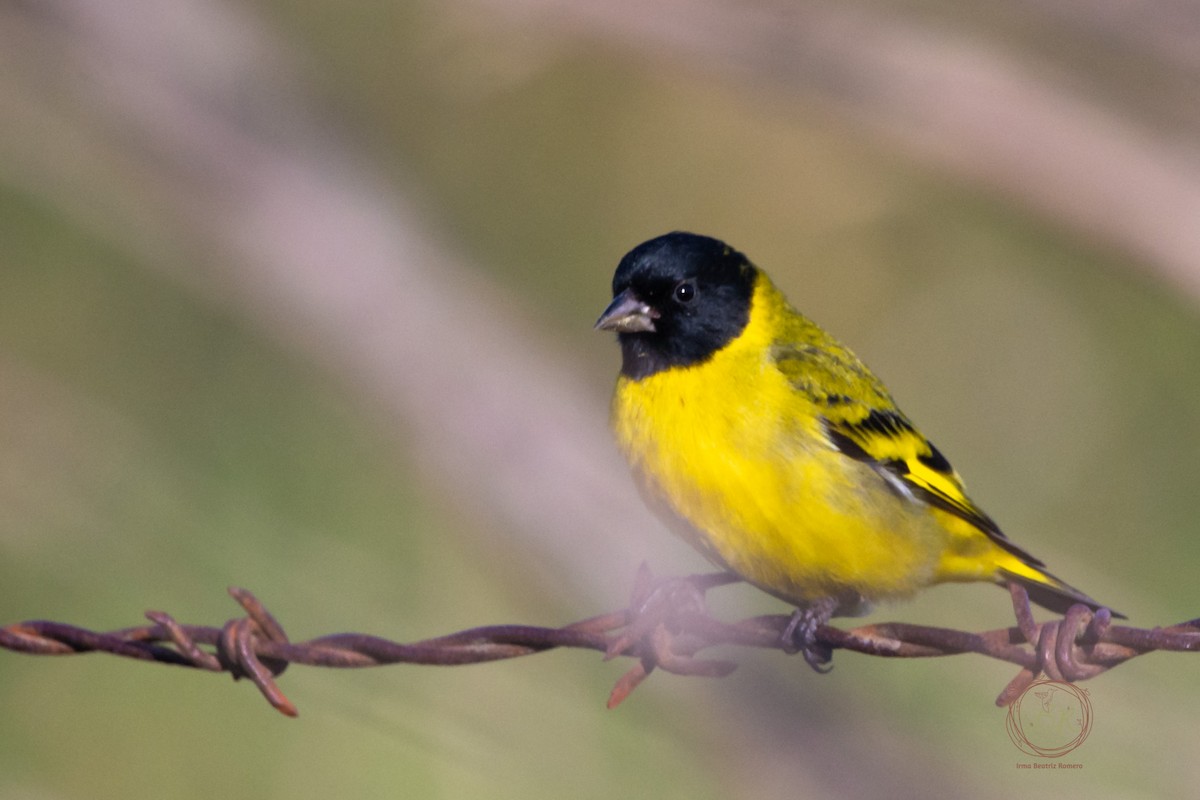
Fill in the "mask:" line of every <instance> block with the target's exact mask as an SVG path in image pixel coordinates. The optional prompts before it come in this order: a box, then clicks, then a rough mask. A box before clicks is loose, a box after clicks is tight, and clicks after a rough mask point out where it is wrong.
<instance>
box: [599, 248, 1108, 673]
mask: <svg viewBox="0 0 1200 800" xmlns="http://www.w3.org/2000/svg"><path fill="white" fill-rule="evenodd" d="M612 294H613V299H612V301H611V303H610V304H609V305H608V307H607V308H606V309H605V310H604V312H603V314H601V315H600V318H599V319H598V320H597V322H596V325H595V327H596V329H598V330H601V331H611V332H615V333H616V337H617V340H618V343H619V345H620V350H621V368H620V373H619V375H618V377H617V382H616V388H615V391H614V393H613V399H612V408H611V423H612V428H613V432H614V434H615V438H616V441H617V444H618V447H619V449H620V450H621V452H622V453H623V455H624V456H625V458H626V460H627V461H628V462H629V465H630V468H631V470H632V472H633V474H634V476H635V478H636V482H637V485H638V488H639V489H640V490H641V494H642V496H643V498H644V499H645V500H646V503H647V505H648V506H650V508H651V509H652V510H654V511H655V512H657V513H658V514H659V515H660V516H661V517H662V518H663V519H664V520H665V521H666V522H667V524H668V527H669V528H670V529H671V530H673V531H674V532H675V533H677V534H679V535H680V536H681V537H682V538H683V539H684V540H685V541H687V542H688V543H690V544H691V545H692V546H693V547H694V548H695V549H697V550H698V551H699V552H700V553H701V554H703V555H704V556H705V557H706V558H707V559H708V560H709V561H710V562H712V563H713V564H714V565H715V566H717V567H718V568H719V569H721V570H723V571H726V572H728V573H732V576H734V577H736V578H740V579H741V580H744V581H745V582H747V583H750V584H752V585H753V586H756V587H758V588H759V589H761V590H763V591H765V592H767V593H768V594H770V595H773V596H775V597H777V598H779V599H781V600H783V601H785V602H787V603H789V604H791V605H792V606H793V607H794V608H795V612H794V614H793V616H792V618H791V621H790V623H789V625H788V626H787V628H786V629H785V631H784V634H783V635H784V636H785V637H786V638H787V639H788V643H789V644H791V645H792V646H793V647H794V649H796V650H801V651H802V652H803V653H804V657H805V659H806V660H807V661H808V663H809V664H810V665H811V666H812V667H813V668H814V669H817V670H818V671H825V668H826V667H825V665H826V664H827V663H828V662H829V660H830V659H831V653H830V651H829V650H828V649H827V648H822V647H820V646H819V645H818V644H817V643H816V641H815V640H816V631H817V629H818V628H819V627H820V626H821V625H824V624H826V623H827V622H828V621H829V620H830V619H831V618H832V617H833V616H856V615H860V614H863V613H866V611H867V610H869V609H870V608H871V607H872V605H874V604H876V603H879V602H883V601H893V600H901V599H905V598H908V597H911V596H912V595H913V594H915V593H916V592H918V591H919V590H922V589H925V588H927V587H930V586H933V585H935V584H940V583H945V582H971V581H980V582H991V583H995V584H999V585H1001V586H1005V585H1007V584H1008V583H1010V582H1015V583H1018V584H1020V585H1022V586H1024V587H1025V588H1026V590H1027V591H1028V594H1029V597H1030V599H1031V600H1032V601H1033V602H1035V603H1037V604H1039V605H1041V606H1043V607H1045V608H1047V609H1049V610H1051V611H1054V612H1058V613H1064V612H1065V611H1066V610H1067V609H1068V608H1069V607H1070V606H1072V605H1075V604H1077V603H1078V604H1083V605H1084V606H1087V607H1089V608H1091V609H1094V610H1096V609H1100V608H1101V607H1102V606H1101V604H1100V603H1098V602H1097V601H1096V600H1093V599H1092V598H1091V597H1089V596H1088V595H1086V594H1084V593H1083V592H1081V591H1079V590H1078V589H1076V588H1074V587H1072V586H1070V585H1069V584H1067V583H1065V582H1064V581H1062V580H1061V579H1059V578H1058V577H1056V576H1055V575H1053V574H1051V573H1050V572H1048V571H1047V570H1046V568H1045V564H1044V563H1043V562H1042V561H1040V560H1039V559H1037V558H1035V557H1034V556H1033V555H1031V554H1030V553H1029V552H1028V551H1026V550H1025V549H1023V548H1021V547H1020V546H1018V545H1017V544H1015V543H1014V542H1013V541H1012V540H1010V539H1009V538H1008V536H1006V535H1005V534H1004V532H1002V531H1001V529H1000V527H999V526H998V525H997V523H996V522H995V521H994V520H993V519H992V518H991V517H990V516H988V515H987V514H986V513H985V512H984V511H983V510H982V509H981V508H980V507H979V506H978V505H977V504H976V503H975V502H974V501H973V500H972V499H971V498H970V497H969V496H968V495H967V492H966V488H965V487H964V484H963V481H962V478H961V477H960V476H959V474H958V472H956V471H955V469H954V468H953V467H952V466H951V464H950V462H949V461H948V460H947V459H946V457H945V456H944V455H943V454H942V452H941V451H940V450H938V448H937V447H935V446H934V445H933V443H932V442H931V441H929V439H928V438H926V437H925V435H924V434H923V433H921V431H920V430H919V429H918V428H917V427H916V425H914V424H913V422H912V421H911V420H910V419H909V418H908V416H906V415H905V414H904V412H902V411H901V410H900V408H899V407H898V406H897V405H896V402H895V401H894V400H893V398H892V395H891V394H890V393H889V391H888V389H887V388H886V387H885V386H884V384H883V383H882V382H881V381H880V380H879V378H877V377H876V376H875V374H874V373H873V372H871V370H870V369H868V368H867V366H866V365H865V364H864V363H863V362H862V361H861V360H859V358H858V357H857V356H856V355H855V354H854V353H853V352H851V351H850V350H849V349H848V348H847V347H846V346H845V345H843V344H842V343H841V342H839V341H838V340H837V339H835V338H834V337H833V336H832V335H831V334H829V333H827V332H826V331H825V330H824V329H823V328H821V327H820V326H818V325H817V324H816V323H815V322H813V321H811V320H810V319H809V318H808V317H806V316H804V315H803V314H801V313H800V312H799V311H797V310H796V309H795V308H793V307H792V305H791V304H790V303H789V302H788V301H787V299H786V298H785V297H784V295H783V294H782V293H781V292H780V291H779V290H778V289H777V288H776V287H775V285H774V283H772V281H771V279H770V278H769V277H768V276H767V274H766V272H764V271H763V270H761V269H759V268H758V267H756V266H755V265H754V264H753V263H751V262H750V260H749V259H748V258H747V257H746V256H745V255H743V254H742V253H741V252H739V251H738V250H735V249H734V248H732V247H730V246H729V245H727V244H726V243H725V242H723V241H721V240H719V239H715V238H712V237H708V236H702V235H698V234H694V233H687V232H682V231H675V232H672V233H667V234H665V235H662V236H659V237H657V238H654V239H650V240H649V241H646V242H643V243H642V244H640V245H638V246H637V247H635V248H633V249H632V250H630V251H629V252H628V253H627V254H626V255H625V256H624V257H623V258H622V259H621V260H620V262H619V264H618V266H617V269H616V272H615V274H614V275H613V280H612ZM1112 613H1113V614H1114V615H1115V616H1123V615H1120V614H1117V613H1116V612H1112Z"/></svg>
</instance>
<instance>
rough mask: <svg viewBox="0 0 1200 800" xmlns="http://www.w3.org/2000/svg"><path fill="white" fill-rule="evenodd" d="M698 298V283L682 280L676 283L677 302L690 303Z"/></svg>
mask: <svg viewBox="0 0 1200 800" xmlns="http://www.w3.org/2000/svg"><path fill="white" fill-rule="evenodd" d="M695 299H696V284H695V282H693V281H680V282H679V283H677V284H675V302H677V303H684V304H686V303H690V302H692V301H693V300H695Z"/></svg>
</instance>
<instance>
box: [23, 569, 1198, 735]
mask: <svg viewBox="0 0 1200 800" xmlns="http://www.w3.org/2000/svg"><path fill="white" fill-rule="evenodd" d="M736 581H738V578H737V577H736V576H734V575H732V574H730V573H727V572H719V573H712V574H704V575H688V576H685V577H675V578H671V577H669V578H659V577H656V576H655V575H654V574H653V573H651V571H650V570H649V568H647V567H646V566H645V565H642V567H641V568H640V569H639V570H638V574H637V576H636V578H635V580H634V587H633V591H632V592H631V594H630V600H629V606H628V607H627V608H625V609H622V610H619V611H613V612H610V613H607V614H601V615H599V616H595V617H590V618H588V619H585V620H580V621H579V622H575V623H572V624H570V625H566V626H564V627H561V628H545V627H538V626H532V625H491V626H486V627H479V628H470V629H468V630H464V631H459V632H457V633H451V634H447V635H445V636H439V637H436V638H433V639H425V640H422V641H418V642H411V643H401V642H394V641H390V640H388V639H383V638H380V637H378V636H370V635H368V634H362V633H338V634H332V635H328V636H321V637H318V638H316V639H311V640H309V641H307V642H291V641H290V640H289V639H288V637H287V634H286V633H285V632H284V629H283V626H281V625H280V624H279V622H278V621H277V620H276V619H275V618H274V617H273V616H272V615H271V614H270V613H269V612H268V611H267V610H266V608H265V607H264V606H263V604H262V603H261V602H259V600H258V598H256V597H255V596H254V595H253V594H252V593H251V592H249V591H247V590H245V589H239V588H231V589H230V590H229V593H230V595H231V596H232V597H233V598H234V599H235V600H236V601H237V602H238V604H239V605H240V606H241V607H242V610H243V611H244V612H245V616H243V617H239V618H237V619H233V620H230V621H229V622H227V623H225V624H224V625H223V626H222V627H219V628H214V627H205V626H197V625H183V624H180V623H179V622H177V621H176V620H175V619H174V618H173V617H172V616H171V615H169V614H167V613H165V612H162V611H148V612H146V618H147V619H148V620H149V621H150V622H151V623H152V624H151V625H147V626H142V627H136V628H125V629H121V630H116V631H110V632H96V631H91V630H87V629H85V628H80V627H76V626H73V625H66V624H64V623H60V622H48V621H42V620H34V621H28V622H18V623H14V624H11V625H8V626H7V627H3V628H0V648H4V649H7V650H12V651H14V652H18V653H26V654H29V655H74V654H78V653H89V652H101V653H109V654H110V655H116V656H122V657H125V658H132V659H136V660H140V661H153V662H157V663H160V664H174V665H176V666H183V667H191V668H193V669H201V670H205V671H209V672H228V673H230V674H231V675H232V676H233V677H234V679H235V680H237V679H240V678H246V679H248V680H250V681H251V682H252V683H254V685H255V686H256V687H257V688H258V690H259V692H261V693H262V695H263V697H265V698H266V699H267V702H269V703H270V704H271V705H272V706H273V707H274V708H275V709H277V710H278V711H280V712H281V713H283V714H286V715H287V716H291V717H294V716H296V715H297V713H298V711H297V709H296V706H295V705H294V704H293V703H292V702H291V701H290V700H289V699H288V698H287V697H286V696H285V695H284V694H283V692H282V691H281V690H280V688H279V685H278V682H277V678H278V677H279V676H280V675H281V674H282V673H283V671H284V670H285V669H286V668H287V667H288V665H289V664H305V665H308V666H319V667H333V668H343V669H345V668H359V667H376V666H382V665H385V664H425V665H436V666H456V665H461V664H478V663H483V662H487V661H498V660H503V659H509V658H519V657H521V656H528V655H533V654H535V653H542V652H545V651H547V650H553V649H556V648H575V649H584V650H594V651H597V652H599V653H602V654H603V656H604V658H605V659H606V660H610V659H616V658H621V657H625V658H632V659H634V660H635V663H634V665H633V666H632V667H630V668H629V669H628V670H627V671H626V672H625V673H624V674H623V675H621V677H620V678H619V679H618V680H617V682H616V685H614V686H613V689H612V692H611V693H610V694H609V698H608V707H609V708H614V707H616V706H617V705H619V704H620V703H621V702H622V701H624V700H625V699H626V698H627V697H628V696H629V695H630V694H631V693H632V692H633V690H634V689H636V688H637V687H638V686H639V685H640V684H641V683H642V682H643V681H644V680H645V679H646V678H648V677H649V676H650V674H651V673H653V672H654V671H655V670H662V671H664V672H670V673H673V674H676V675H695V676H702V677H723V676H725V675H728V674H729V673H731V672H733V670H734V669H736V667H737V664H736V663H735V662H733V661H730V660H727V659H712V658H700V657H698V655H699V654H700V653H701V652H702V651H704V650H707V649H709V648H711V647H717V646H721V645H724V646H732V647H757V648H766V649H774V650H782V651H787V650H788V649H789V648H788V639H787V637H785V636H784V633H785V632H786V631H787V629H788V626H789V624H791V621H792V617H791V616H790V615H787V614H777V615H767V616H758V617H750V618H749V619H744V620H741V621H739V622H733V623H726V622H721V621H720V620H718V619H716V618H715V617H713V616H711V615H710V614H709V612H708V607H707V602H706V595H707V593H708V592H709V591H710V590H712V589H715V588H717V587H720V586H724V585H727V584H730V583H734V582H736ZM1009 591H1010V594H1011V596H1012V601H1013V611H1014V614H1015V616H1016V625H1015V626H1014V627H1009V628H1000V629H997V630H992V631H986V632H984V633H968V632H966V631H957V630H951V629H948V628H936V627H929V626H924V625H912V624H909V623H903V622H887V623H878V624H874V625H863V626H861V627H858V628H853V629H850V630H843V629H841V628H835V627H832V626H830V625H819V626H818V627H817V628H816V630H815V631H814V633H813V637H812V638H813V644H814V645H815V646H819V647H821V648H823V649H828V650H829V651H833V650H850V651H854V652H857V653H862V654H864V655H870V656H882V657H886V658H929V657H933V656H948V655H958V654H961V653H977V654H979V655H982V656H986V657H988V658H994V659H998V660H1000V661H1006V662H1009V663H1011V664H1015V665H1017V666H1018V667H1019V668H1020V671H1019V672H1018V673H1017V675H1016V676H1015V677H1014V678H1013V679H1012V680H1011V681H1010V682H1009V683H1008V685H1007V686H1006V687H1005V688H1004V690H1003V691H1002V692H1001V693H1000V695H999V697H997V698H996V704H997V705H1000V706H1006V705H1009V704H1010V703H1012V702H1013V701H1014V700H1015V699H1016V698H1017V697H1019V696H1020V695H1021V693H1022V692H1023V691H1024V690H1025V689H1026V688H1028V687H1029V686H1030V685H1031V684H1032V683H1033V682H1034V681H1035V680H1036V679H1037V678H1038V676H1039V675H1042V674H1045V675H1047V676H1049V677H1050V678H1052V679H1054V680H1062V681H1071V682H1074V681H1082V680H1087V679H1089V678H1094V677H1096V676H1097V675H1099V674H1100V673H1102V672H1105V671H1106V670H1109V669H1112V668H1113V667H1115V666H1117V665H1119V664H1122V663H1124V662H1126V661H1128V660H1129V659H1131V658H1135V657H1137V656H1139V655H1142V654H1144V653H1149V652H1151V651H1154V650H1169V651H1179V652H1184V651H1196V650H1200V619H1194V620H1189V621H1187V622H1182V623H1179V624H1178V625H1172V626H1169V627H1165V628H1163V627H1156V628H1132V627H1128V626H1124V625H1114V624H1112V614H1111V612H1109V611H1108V609H1105V608H1101V609H1099V610H1098V611H1093V610H1092V609H1090V608H1087V607H1086V606H1083V605H1075V606H1072V607H1071V608H1069V609H1068V610H1067V613H1066V614H1064V615H1063V617H1062V618H1061V619H1056V620H1051V621H1048V622H1043V623H1037V622H1035V621H1034V618H1033V611H1032V609H1031V607H1030V604H1029V596H1028V593H1027V592H1026V591H1025V589H1024V587H1022V586H1020V585H1018V584H1015V583H1013V584H1010V585H1009ZM793 649H794V648H793Z"/></svg>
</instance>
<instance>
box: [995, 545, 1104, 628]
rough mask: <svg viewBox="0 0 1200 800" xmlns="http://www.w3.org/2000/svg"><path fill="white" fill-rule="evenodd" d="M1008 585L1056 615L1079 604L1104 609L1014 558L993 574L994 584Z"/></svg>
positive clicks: (1055, 579) (1077, 591)
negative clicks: (1016, 586)
mask: <svg viewBox="0 0 1200 800" xmlns="http://www.w3.org/2000/svg"><path fill="white" fill-rule="evenodd" d="M1006 560H1007V559H1006ZM1009 581H1015V582H1016V583H1019V584H1021V585H1022V586H1024V587H1025V590H1026V591H1027V592H1029V599H1030V600H1032V601H1033V602H1035V603H1037V604H1038V605H1039V606H1041V607H1042V608H1046V609H1049V610H1050V611H1053V612H1055V613H1056V614H1065V613H1066V611H1067V609H1068V608H1070V607H1071V606H1073V605H1075V604H1076V603H1082V604H1083V605H1085V606H1087V607H1088V608H1090V609H1092V610H1093V611H1096V610H1099V609H1101V608H1108V607H1107V606H1105V605H1104V604H1103V603H1100V602H1097V601H1096V600H1093V599H1092V598H1090V597H1088V596H1087V595H1086V594H1084V593H1083V592H1081V591H1079V590H1078V589H1076V588H1075V587H1074V586H1071V585H1070V584H1067V583H1065V582H1064V581H1062V580H1060V579H1059V578H1057V577H1055V576H1054V575H1051V574H1050V573H1049V572H1046V571H1045V570H1044V569H1042V568H1041V567H1040V566H1034V565H1032V564H1028V563H1025V562H1024V561H1022V560H1019V559H1016V558H1013V559H1012V560H1011V561H1010V562H1009V563H1007V564H1005V565H1004V566H1002V567H1000V569H999V570H998V571H997V575H996V582H997V583H999V584H1001V585H1004V584H1005V583H1007V582H1009ZM1109 611H1112V615H1113V616H1114V617H1117V618H1118V619H1125V618H1126V617H1125V615H1124V614H1122V613H1120V612H1118V611H1113V610H1112V609H1111V608H1110V609H1109Z"/></svg>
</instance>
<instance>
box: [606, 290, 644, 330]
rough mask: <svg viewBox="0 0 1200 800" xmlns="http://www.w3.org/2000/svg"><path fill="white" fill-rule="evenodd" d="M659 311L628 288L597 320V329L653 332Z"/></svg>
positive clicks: (614, 299)
mask: <svg viewBox="0 0 1200 800" xmlns="http://www.w3.org/2000/svg"><path fill="white" fill-rule="evenodd" d="M656 319H658V312H657V311H656V310H654V309H653V308H652V307H650V306H648V305H646V304H645V303H643V302H642V301H641V299H639V298H638V296H637V295H636V294H634V293H633V290H632V289H626V290H625V291H623V292H621V293H620V294H619V295H617V296H616V297H614V298H613V301H612V302H611V303H609V305H608V308H606V309H604V313H603V314H601V315H600V319H598V320H596V330H598V331H616V332H617V333H653V332H654V320H656Z"/></svg>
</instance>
